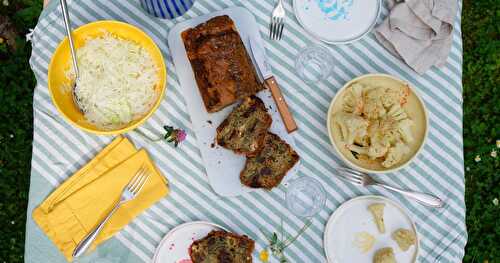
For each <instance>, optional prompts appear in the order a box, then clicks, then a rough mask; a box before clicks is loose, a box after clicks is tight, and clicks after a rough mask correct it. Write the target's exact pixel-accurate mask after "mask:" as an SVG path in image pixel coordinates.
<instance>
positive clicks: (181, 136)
mask: <svg viewBox="0 0 500 263" xmlns="http://www.w3.org/2000/svg"><path fill="white" fill-rule="evenodd" d="M186 136H187V134H186V131H184V130H180V129H179V130H178V131H177V141H178V142H182V141H184V140H185V139H186Z"/></svg>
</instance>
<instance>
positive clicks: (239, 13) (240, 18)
mask: <svg viewBox="0 0 500 263" xmlns="http://www.w3.org/2000/svg"><path fill="white" fill-rule="evenodd" d="M220 15H228V16H229V17H230V18H231V19H232V20H233V21H234V22H235V24H236V27H237V29H238V31H239V34H240V36H241V39H242V40H243V43H244V44H245V47H246V49H247V52H248V53H249V54H250V48H249V42H248V39H249V38H250V37H252V38H254V39H257V41H261V43H262V38H261V35H260V32H259V28H258V26H257V22H256V20H255V17H254V16H253V15H252V13H250V12H249V11H248V10H247V9H245V8H242V7H231V8H228V9H224V10H222V11H218V12H214V13H211V14H208V15H204V16H199V17H196V18H193V19H191V20H188V21H185V22H182V23H179V24H177V25H176V26H175V27H174V28H172V30H171V31H170V33H169V35H168V45H169V47H170V52H171V53H172V58H173V61H174V64H175V70H176V72H177V76H178V77H179V84H180V86H181V92H182V94H183V96H184V98H185V99H186V104H187V108H188V111H189V114H190V116H191V122H192V124H193V130H194V133H195V134H196V139H197V140H198V146H199V148H200V151H201V156H202V158H203V162H204V165H205V169H206V170H207V175H208V180H209V182H210V185H211V186H212V189H213V190H214V191H215V192H216V193H217V194H219V195H221V196H237V195H241V194H243V193H245V192H247V191H252V190H254V189H251V188H248V187H244V186H242V184H241V182H240V177H239V176H240V171H241V170H242V169H243V167H244V166H245V157H244V156H241V155H236V154H235V153H233V152H232V151H230V150H226V149H224V148H222V147H219V146H217V145H215V147H212V144H215V143H214V141H215V140H214V138H215V134H216V129H217V126H219V124H220V123H221V122H222V121H223V120H224V119H225V118H226V117H227V115H229V113H230V112H231V111H232V109H233V108H234V107H235V106H236V105H232V106H229V107H226V108H225V109H224V110H221V111H219V112H216V113H208V112H207V111H206V109H205V105H204V104H203V100H202V98H201V95H200V91H199V90H198V86H197V84H196V80H195V77H194V73H193V69H192V67H191V64H190V63H189V60H188V58H187V54H186V49H185V47H184V43H183V41H182V38H181V33H182V32H183V31H184V30H186V29H188V28H192V27H195V26H197V25H199V24H201V23H203V22H205V21H207V20H209V19H210V18H213V17H215V16H220ZM257 96H258V97H259V98H261V99H262V101H263V102H264V104H265V105H266V107H267V108H268V111H269V113H270V114H271V116H272V118H273V124H272V125H271V128H270V131H271V132H273V133H275V134H277V135H279V136H280V137H281V138H282V139H283V140H285V141H286V142H287V143H288V144H290V145H291V146H292V147H294V148H295V143H294V141H293V138H292V137H291V136H290V135H289V134H288V133H287V132H286V129H285V126H284V124H283V121H282V120H281V116H280V114H279V112H278V111H277V107H276V104H275V103H274V101H273V98H272V96H271V93H270V92H269V91H268V90H264V91H261V92H259V93H258V94H257ZM236 104H237V103H236ZM298 167H299V165H295V167H294V168H293V169H292V170H290V171H289V172H288V175H287V176H286V177H285V179H283V182H286V181H287V180H289V179H291V178H292V177H294V176H295V175H296V174H297V171H298Z"/></svg>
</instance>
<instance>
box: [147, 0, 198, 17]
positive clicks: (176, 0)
mask: <svg viewBox="0 0 500 263" xmlns="http://www.w3.org/2000/svg"><path fill="white" fill-rule="evenodd" d="M140 1H141V6H142V8H144V9H145V10H146V11H147V12H148V13H149V14H150V15H152V16H156V17H160V18H164V19H172V18H176V17H178V16H181V15H183V14H184V13H186V12H187V11H188V10H189V8H191V6H192V5H193V3H194V1H195V0H140Z"/></svg>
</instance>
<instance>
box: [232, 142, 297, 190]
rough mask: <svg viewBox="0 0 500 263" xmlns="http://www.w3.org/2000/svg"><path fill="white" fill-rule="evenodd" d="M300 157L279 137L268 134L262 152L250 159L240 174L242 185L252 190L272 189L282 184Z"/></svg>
mask: <svg viewBox="0 0 500 263" xmlns="http://www.w3.org/2000/svg"><path fill="white" fill-rule="evenodd" d="M298 161H299V155H298V154H297V153H296V152H295V151H294V150H293V149H292V147H290V145H288V144H287V143H286V142H285V141H283V140H282V139H281V138H280V137H279V136H278V135H276V134H273V133H271V132H268V133H267V134H266V137H265V138H264V146H263V148H262V150H261V151H260V152H259V153H258V154H257V155H256V156H254V157H248V158H247V161H246V163H245V167H244V168H243V170H242V171H241V173H240V181H241V183H242V184H244V185H246V186H248V187H252V188H265V189H269V190H270V189H272V188H273V187H276V186H278V185H279V184H280V183H281V180H283V178H284V177H285V175H286V173H287V172H288V170H290V169H291V168H292V167H293V166H294V165H295V164H296V163H297V162H298Z"/></svg>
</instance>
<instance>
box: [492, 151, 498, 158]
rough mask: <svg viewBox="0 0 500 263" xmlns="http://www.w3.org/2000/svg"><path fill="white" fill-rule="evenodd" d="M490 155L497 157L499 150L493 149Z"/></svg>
mask: <svg viewBox="0 0 500 263" xmlns="http://www.w3.org/2000/svg"><path fill="white" fill-rule="evenodd" d="M490 155H491V157H493V158H497V151H495V150H493V151H491V153H490Z"/></svg>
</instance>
